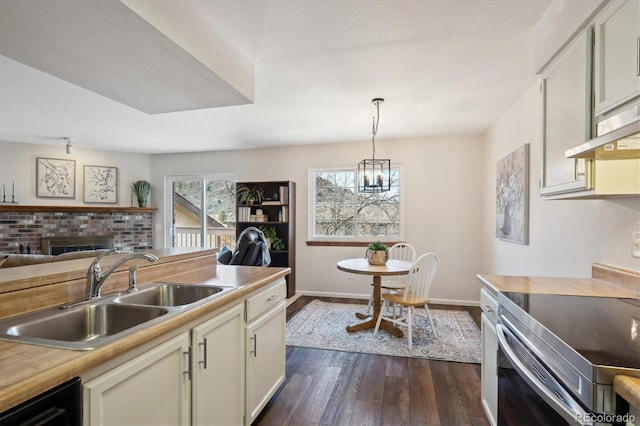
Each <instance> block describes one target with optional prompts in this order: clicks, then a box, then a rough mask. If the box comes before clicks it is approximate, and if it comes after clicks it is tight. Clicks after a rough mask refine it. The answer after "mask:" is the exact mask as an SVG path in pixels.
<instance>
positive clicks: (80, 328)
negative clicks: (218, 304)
mask: <svg viewBox="0 0 640 426" xmlns="http://www.w3.org/2000/svg"><path fill="white" fill-rule="evenodd" d="M235 288H236V287H233V286H229V287H226V286H217V285H194V284H177V283H160V282H158V283H151V284H148V285H145V286H144V287H141V288H140V289H139V290H137V291H134V292H131V293H118V294H113V295H107V296H104V297H101V298H99V299H94V300H88V301H85V302H80V303H77V304H74V305H66V306H60V307H53V308H47V309H43V310H40V311H35V312H30V313H27V314H23V315H19V316H15V317H11V318H6V319H3V320H0V339H2V340H10V341H16V342H21V343H31V344H36V345H43V346H51V347H57V348H63V349H73V350H91V349H95V348H97V347H100V346H103V345H106V344H107V343H110V342H112V341H114V340H116V339H119V338H122V337H124V336H127V335H130V334H132V333H134V332H136V331H139V330H141V329H143V328H145V327H148V326H151V325H153V324H156V323H158V322H161V321H164V320H166V319H168V318H170V317H172V316H174V315H178V314H179V313H181V312H184V311H185V310H188V309H192V308H194V307H196V306H199V305H201V304H204V303H207V302H209V301H211V300H213V299H215V298H218V297H221V296H223V295H225V294H227V293H229V292H231V291H233V290H234V289H235Z"/></svg>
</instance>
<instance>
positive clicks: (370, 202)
mask: <svg viewBox="0 0 640 426" xmlns="http://www.w3.org/2000/svg"><path fill="white" fill-rule="evenodd" d="M356 175H357V170H356V169H336V170H331V169H330V170H326V169H324V170H316V171H315V172H314V173H313V179H314V192H313V197H314V199H313V215H314V218H313V226H314V230H313V236H314V237H317V238H323V237H336V238H349V237H351V238H358V237H365V238H367V237H377V238H383V237H399V236H400V169H399V168H392V169H391V190H390V191H387V192H380V193H358V191H357V188H356V186H357V185H356Z"/></svg>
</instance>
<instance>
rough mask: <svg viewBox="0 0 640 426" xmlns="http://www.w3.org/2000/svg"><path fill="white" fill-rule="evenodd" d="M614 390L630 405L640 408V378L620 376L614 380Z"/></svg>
mask: <svg viewBox="0 0 640 426" xmlns="http://www.w3.org/2000/svg"><path fill="white" fill-rule="evenodd" d="M613 390H614V391H615V392H616V393H617V394H618V395H620V396H621V397H622V398H624V399H625V400H626V401H628V402H629V404H631V405H633V406H634V407H637V408H640V377H631V376H624V375H621V374H619V375H617V376H616V377H614V378H613Z"/></svg>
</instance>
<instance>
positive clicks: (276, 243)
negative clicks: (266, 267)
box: [260, 226, 284, 250]
mask: <svg viewBox="0 0 640 426" xmlns="http://www.w3.org/2000/svg"><path fill="white" fill-rule="evenodd" d="M260 230H261V231H262V233H263V234H264V237H265V238H266V239H267V245H268V246H270V248H271V249H272V250H284V241H282V239H281V238H278V236H277V235H276V228H274V227H272V226H261V227H260Z"/></svg>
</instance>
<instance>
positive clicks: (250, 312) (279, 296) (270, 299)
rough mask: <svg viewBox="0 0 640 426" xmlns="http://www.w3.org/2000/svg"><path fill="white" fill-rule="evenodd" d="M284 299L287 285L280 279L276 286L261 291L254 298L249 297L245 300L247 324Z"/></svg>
mask: <svg viewBox="0 0 640 426" xmlns="http://www.w3.org/2000/svg"><path fill="white" fill-rule="evenodd" d="M286 297H287V283H286V281H285V280H284V279H280V280H279V281H278V282H277V284H276V285H273V286H271V287H269V288H267V289H265V290H262V291H261V292H260V293H258V294H256V295H255V296H251V297H250V298H248V299H247V322H251V321H253V320H254V319H256V318H258V317H259V316H260V315H262V314H263V313H264V312H266V311H268V310H269V309H271V307H273V306H275V305H277V304H278V302H280V301H281V300H284V299H285V298H286Z"/></svg>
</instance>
